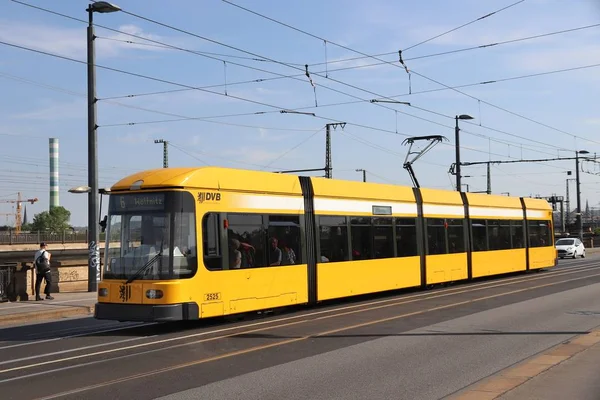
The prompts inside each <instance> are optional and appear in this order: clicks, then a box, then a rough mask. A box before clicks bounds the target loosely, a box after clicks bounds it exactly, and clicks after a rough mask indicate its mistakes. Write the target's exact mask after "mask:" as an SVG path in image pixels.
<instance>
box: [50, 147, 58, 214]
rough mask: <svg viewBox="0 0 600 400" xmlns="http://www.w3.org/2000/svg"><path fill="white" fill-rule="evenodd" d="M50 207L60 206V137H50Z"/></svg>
mask: <svg viewBox="0 0 600 400" xmlns="http://www.w3.org/2000/svg"><path fill="white" fill-rule="evenodd" d="M49 147H50V209H52V208H53V207H58V139H57V138H50V143H49Z"/></svg>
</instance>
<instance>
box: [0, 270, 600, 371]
mask: <svg viewBox="0 0 600 400" xmlns="http://www.w3.org/2000/svg"><path fill="white" fill-rule="evenodd" d="M596 270H598V271H600V265H597V264H596V263H589V264H587V263H586V264H585V265H578V266H577V267H570V268H563V269H557V270H553V271H549V272H546V273H543V272H542V275H537V274H536V275H533V276H532V275H527V276H518V277H512V278H505V279H497V280H494V281H492V282H481V283H470V284H465V285H460V286H456V287H446V288H440V289H436V290H433V291H427V292H422V293H416V294H409V295H402V296H400V297H393V298H389V299H382V300H376V301H369V302H367V303H361V304H353V305H347V306H334V307H332V308H331V309H325V310H319V311H305V312H298V313H297V315H291V316H287V317H283V318H273V317H268V318H265V319H263V320H260V321H259V322H253V323H249V324H237V323H234V324H233V325H234V326H230V327H224V328H219V329H214V330H203V328H200V330H201V331H200V332H197V333H192V334H187V335H185V334H183V335H182V334H181V333H182V332H181V331H175V332H174V333H168V334H166V335H162V336H161V335H158V334H152V335H143V336H136V337H134V338H131V339H127V340H121V339H119V340H116V341H109V342H103V343H98V344H95V345H91V346H90V345H87V346H82V347H77V348H72V349H65V350H60V351H54V352H49V353H42V354H40V353H37V352H36V354H35V358H37V359H43V358H46V357H53V356H55V355H57V354H67V353H77V352H85V351H86V350H89V349H90V348H98V347H104V346H111V345H116V344H120V343H124V342H129V341H135V340H140V341H141V340H149V341H147V342H145V343H138V344H134V345H129V346H124V347H117V348H114V349H109V350H105V351H98V352H93V353H85V354H81V355H76V356H72V357H66V358H63V359H54V360H50V361H46V362H40V363H37V364H35V365H31V366H30V365H21V366H18V367H15V368H8V369H2V370H0V376H1V375H2V374H4V373H7V372H11V371H16V370H22V369H27V368H32V367H35V366H44V365H49V364H56V363H61V362H68V361H73V360H78V359H81V358H85V357H93V356H101V355H106V354H112V353H117V352H124V351H129V350H137V349H140V348H144V347H150V346H155V345H165V344H168V343H172V342H176V341H183V340H188V339H192V341H191V342H186V343H181V344H175V345H169V346H167V347H161V348H160V349H156V350H157V351H162V350H170V349H175V348H179V347H181V346H188V345H193V344H198V343H203V342H205V341H207V340H218V339H226V338H230V337H233V336H238V335H244V334H250V333H256V332H262V331H265V330H268V329H278V328H285V327H290V326H296V325H300V324H306V323H310V322H314V321H323V320H330V319H334V318H340V317H344V316H348V315H352V314H359V313H365V312H370V311H376V310H381V309H385V308H391V307H398V306H403V305H409V304H413V303H417V302H424V301H429V300H436V299H443V298H447V297H450V296H454V295H460V294H468V293H473V292H478V291H481V290H491V289H496V288H503V287H506V286H512V285H518V284H523V283H529V282H536V281H539V280H545V279H552V278H558V277H562V276H567V275H572V274H578V273H585V272H588V271H596ZM591 276H595V275H591ZM576 279H582V278H576ZM563 282H566V281H560V282H559V283H563ZM149 325H150V326H155V325H158V324H154V323H153V324H149ZM149 325H146V324H144V325H136V326H129V327H123V328H117V327H115V328H111V329H104V330H98V331H91V332H85V333H79V334H73V335H69V336H65V337H59V338H52V339H44V340H37V341H34V342H28V343H20V344H15V345H8V346H4V347H0V355H1V354H2V351H4V350H8V349H12V348H14V347H21V346H26V345H30V346H33V345H36V344H47V343H49V342H54V341H61V340H65V339H72V338H85V337H86V336H92V335H97V334H104V333H111V332H118V331H127V330H137V329H140V328H148V327H149ZM183 332H187V330H185V331H183ZM225 332H230V333H226V334H224V335H220V334H223V333H225ZM212 335H216V336H214V337H212ZM164 336H169V337H164ZM203 336H209V338H207V339H201V340H195V339H196V338H198V337H203ZM159 337H160V338H159ZM155 338H159V339H156V340H154V339H155ZM135 354H146V353H135ZM135 354H133V355H135ZM32 358H33V357H20V358H16V359H9V360H7V361H1V362H0V367H1V366H2V365H7V364H11V363H14V364H17V363H20V362H22V361H26V360H29V359H32ZM108 360H110V359H107V360H103V361H108ZM2 382H3V381H2V380H1V379H0V383H2Z"/></svg>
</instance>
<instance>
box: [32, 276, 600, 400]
mask: <svg viewBox="0 0 600 400" xmlns="http://www.w3.org/2000/svg"><path fill="white" fill-rule="evenodd" d="M593 276H600V273H599V274H594V275H588V276H585V277H579V278H571V279H567V280H565V281H561V282H553V283H546V284H543V285H537V286H533V287H530V288H524V289H517V290H513V291H510V292H506V293H500V294H494V295H490V296H484V297H480V298H477V299H470V300H465V301H460V302H456V303H452V304H446V305H443V306H438V307H432V308H429V309H426V310H420V311H415V312H411V313H406V314H401V315H395V316H393V317H387V318H381V319H378V320H375V321H369V322H363V323H360V324H355V325H349V326H345V327H342V328H337V329H332V330H329V331H325V332H321V333H319V334H317V335H306V336H302V337H300V338H293V339H288V340H284V341H282V342H277V343H271V344H268V345H263V346H256V347H251V348H249V349H244V350H238V351H234V352H231V353H225V354H221V355H218V356H213V357H208V358H204V359H201V360H196V361H190V362H187V363H183V364H178V365H173V366H170V367H165V368H161V369H158V370H154V371H149V372H143V373H139V374H135V375H131V376H128V377H124V378H118V379H114V380H111V381H106V382H103V383H99V384H95V385H90V386H86V387H82V388H78V389H74V390H70V391H67V392H62V393H57V394H54V395H51V396H47V397H43V398H40V399H37V400H49V399H54V398H57V397H62V396H67V395H70V394H75V393H81V392H85V391H89V390H93V389H97V388H100V387H105V386H110V385H113V384H116V383H122V382H128V381H131V380H135V379H139V378H145V377H148V376H153V375H158V374H162V373H164V372H171V371H175V370H178V369H182V368H187V367H192V366H196V365H200V364H205V363H207V362H211V361H217V360H221V359H225V358H229V357H234V356H236V355H241V354H246V353H251V352H255V351H259V350H264V349H267V348H271V347H276V346H283V345H285V344H289V343H293V342H299V341H302V340H306V339H309V338H315V337H320V336H324V335H329V334H331V333H337V332H341V331H346V330H351V329H356V328H360V327H364V326H369V325H376V324H379V323H382V322H388V321H392V320H396V319H401V318H406V317H409V316H413V315H419V314H424V313H427V312H431V311H438V310H443V309H446V308H451V307H456V306H459V305H464V304H469V303H475V302H478V301H482V300H489V299H492V298H496V297H501V296H507V295H510V294H515V293H521V292H525V291H531V290H535V289H540V288H543V287H548V286H554V285H559V284H562V283H566V282H571V281H576V280H580V279H586V278H590V277H593ZM212 339H214V338H209V339H205V340H204V341H208V340H212ZM22 378H25V377H22Z"/></svg>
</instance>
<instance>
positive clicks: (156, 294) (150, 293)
mask: <svg viewBox="0 0 600 400" xmlns="http://www.w3.org/2000/svg"><path fill="white" fill-rule="evenodd" d="M146 297H147V298H149V299H153V300H155V299H160V298H162V297H163V291H162V290H158V289H149V290H146Z"/></svg>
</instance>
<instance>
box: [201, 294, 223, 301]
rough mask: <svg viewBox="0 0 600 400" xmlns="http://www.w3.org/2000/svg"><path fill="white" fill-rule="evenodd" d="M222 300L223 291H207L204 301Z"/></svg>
mask: <svg viewBox="0 0 600 400" xmlns="http://www.w3.org/2000/svg"><path fill="white" fill-rule="evenodd" d="M214 300H221V293H205V294H204V301H214Z"/></svg>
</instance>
